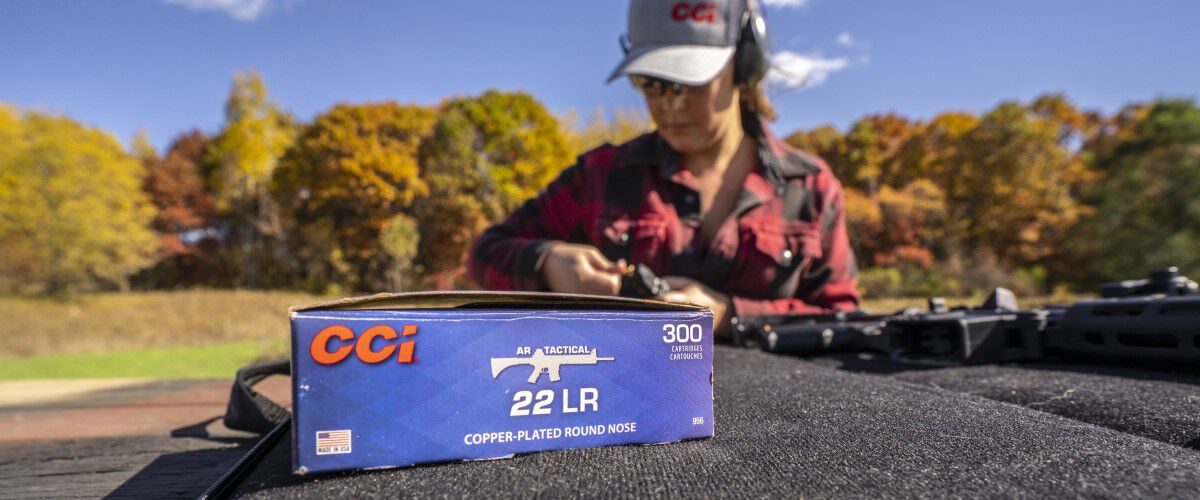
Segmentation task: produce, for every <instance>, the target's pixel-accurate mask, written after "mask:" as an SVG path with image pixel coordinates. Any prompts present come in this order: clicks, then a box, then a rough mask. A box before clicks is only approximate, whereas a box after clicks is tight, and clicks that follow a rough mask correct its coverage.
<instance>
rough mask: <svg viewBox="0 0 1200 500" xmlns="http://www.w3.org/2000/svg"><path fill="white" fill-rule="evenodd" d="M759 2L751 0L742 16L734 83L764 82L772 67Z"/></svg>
mask: <svg viewBox="0 0 1200 500" xmlns="http://www.w3.org/2000/svg"><path fill="white" fill-rule="evenodd" d="M757 3H758V2H755V1H754V0H750V6H749V9H747V10H746V14H745V15H744V16H742V32H741V34H740V35H738V42H737V50H736V51H735V52H734V53H733V82H734V83H736V84H738V85H745V86H753V85H756V84H758V82H760V81H762V79H763V77H764V76H766V75H767V70H768V69H770V67H771V60H770V57H769V56H768V55H767V52H768V50H769V47H768V45H769V40H768V39H767V23H766V21H764V20H763V17H762V13H761V12H759V10H758V6H757V5H756V4H757Z"/></svg>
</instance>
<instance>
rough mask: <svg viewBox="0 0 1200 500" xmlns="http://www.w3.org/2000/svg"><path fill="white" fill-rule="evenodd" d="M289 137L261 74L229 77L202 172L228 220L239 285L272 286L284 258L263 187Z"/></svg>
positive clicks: (292, 132) (288, 124)
mask: <svg viewBox="0 0 1200 500" xmlns="http://www.w3.org/2000/svg"><path fill="white" fill-rule="evenodd" d="M295 136H296V127H295V126H294V124H293V121H292V118H291V116H290V115H289V114H287V113H285V112H283V111H282V110H280V109H279V108H278V107H277V106H276V105H275V104H274V103H272V102H271V101H270V99H269V96H268V94H267V87H266V84H264V83H263V80H262V77H261V76H259V74H258V73H255V72H253V71H252V72H249V73H246V74H238V75H235V76H234V82H233V86H232V88H231V89H230V92H229V97H228V99H227V100H226V102H225V123H224V125H223V126H222V128H221V131H220V133H219V134H217V136H216V137H214V138H213V139H212V141H211V142H210V143H209V145H208V150H207V158H206V168H205V173H207V177H208V182H209V184H210V185H211V186H212V189H213V192H214V195H215V198H216V203H217V207H218V209H220V210H221V212H222V213H223V214H224V215H225V216H226V220H227V221H228V224H229V227H230V233H229V239H230V241H229V242H228V243H229V244H230V247H231V250H232V251H233V254H234V255H233V257H234V260H235V261H236V262H238V263H239V267H240V272H241V279H240V284H241V285H243V286H265V285H270V284H272V279H273V274H274V273H276V272H278V267H279V263H280V262H281V261H283V260H285V259H286V255H283V254H281V253H280V250H281V246H280V241H281V240H282V238H283V221H282V219H281V217H280V213H279V207H278V206H277V205H276V203H275V201H274V200H273V199H272V197H271V196H270V189H269V187H270V181H271V178H272V176H273V174H274V172H275V168H276V167H277V166H278V164H279V159H280V157H282V156H283V154H284V152H285V151H286V150H287V148H288V147H289V146H291V144H292V142H293V141H294V140H295Z"/></svg>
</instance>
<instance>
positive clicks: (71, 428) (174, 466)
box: [0, 377, 290, 498]
mask: <svg viewBox="0 0 1200 500" xmlns="http://www.w3.org/2000/svg"><path fill="white" fill-rule="evenodd" d="M230 383H231V382H230V381H228V380H205V381H153V380H136V379H112V380H55V381H20V382H3V383H0V498H31V497H55V498H63V497H67V498H72V497H87V498H97V497H104V496H109V497H113V498H124V497H143V498H144V497H147V496H152V497H155V498H163V497H195V496H196V495H198V494H199V493H201V492H202V491H203V490H204V489H205V488H207V487H208V485H209V484H211V483H212V482H213V481H215V480H216V478H217V477H218V476H219V475H220V474H221V473H222V472H223V471H224V470H225V469H226V468H228V467H229V466H230V465H232V464H233V462H234V461H236V460H237V459H238V457H240V456H241V454H242V453H243V452H244V451H245V449H246V447H247V446H249V445H251V444H253V442H254V436H251V435H250V434H246V433H242V432H238V431H232V430H229V429H226V428H225V427H224V426H223V425H222V424H221V422H220V416H221V415H223V414H224V412H225V403H226V401H227V400H228V398H229V387H230ZM258 388H259V389H260V390H262V391H263V392H265V393H266V394H267V395H268V396H270V397H271V398H272V399H275V400H276V401H287V400H288V399H289V395H290V389H289V387H288V379H286V378H282V377H272V378H271V379H268V380H266V381H264V382H263V383H262V384H260V385H259V386H258Z"/></svg>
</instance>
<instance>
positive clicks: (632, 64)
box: [608, 0, 752, 85]
mask: <svg viewBox="0 0 1200 500" xmlns="http://www.w3.org/2000/svg"><path fill="white" fill-rule="evenodd" d="M750 1H752V0H691V1H686V0H685V1H680V0H632V1H631V2H630V3H629V43H630V47H629V51H628V52H627V53H626V54H625V59H624V60H622V61H621V64H619V65H617V69H615V70H613V72H612V75H610V76H609V77H608V81H609V82H612V81H613V80H615V79H617V78H619V77H621V76H623V75H645V76H652V77H657V78H663V79H666V80H671V81H673V82H678V83H682V84H685V85H701V84H704V83H708V82H709V81H710V80H712V79H713V78H715V77H716V76H717V75H718V74H719V73H720V72H721V69H722V68H724V67H725V64H726V63H728V62H729V59H730V58H731V57H733V52H734V50H735V49H736V48H737V41H738V35H739V34H740V33H741V28H742V18H743V17H744V16H745V14H746V11H747V9H749V8H750V7H749V5H748V3H749V2H750Z"/></svg>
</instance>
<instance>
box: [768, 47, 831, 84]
mask: <svg viewBox="0 0 1200 500" xmlns="http://www.w3.org/2000/svg"><path fill="white" fill-rule="evenodd" d="M848 67H850V60H849V59H847V58H845V57H835V58H826V57H822V56H821V55H819V54H815V53H811V54H800V53H796V52H790V51H786V50H785V51H781V52H777V53H775V54H773V55H772V56H771V71H770V72H769V73H767V80H768V81H769V82H771V83H772V84H774V85H778V86H780V87H784V88H787V89H802V88H809V87H816V86H818V85H821V84H822V83H825V80H826V79H828V78H829V75H830V74H832V73H835V72H838V71H841V70H844V69H846V68H848Z"/></svg>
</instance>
